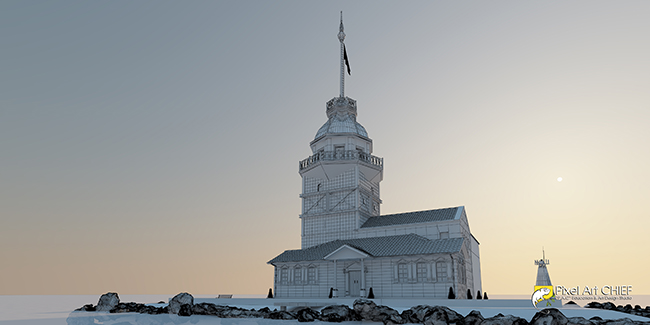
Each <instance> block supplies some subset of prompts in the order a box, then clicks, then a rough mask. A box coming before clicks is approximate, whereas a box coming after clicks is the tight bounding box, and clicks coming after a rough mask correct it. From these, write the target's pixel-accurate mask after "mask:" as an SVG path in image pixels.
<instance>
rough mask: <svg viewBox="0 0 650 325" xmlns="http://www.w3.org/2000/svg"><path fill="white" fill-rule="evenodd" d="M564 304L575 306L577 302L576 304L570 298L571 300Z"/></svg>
mask: <svg viewBox="0 0 650 325" xmlns="http://www.w3.org/2000/svg"><path fill="white" fill-rule="evenodd" d="M565 305H572V306H577V305H578V304H576V303H575V301H573V300H571V301H569V302H567V303H566V304H565Z"/></svg>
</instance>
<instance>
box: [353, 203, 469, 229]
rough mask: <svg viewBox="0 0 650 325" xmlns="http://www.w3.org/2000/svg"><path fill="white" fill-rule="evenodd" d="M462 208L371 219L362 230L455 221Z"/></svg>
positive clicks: (389, 215) (388, 215)
mask: <svg viewBox="0 0 650 325" xmlns="http://www.w3.org/2000/svg"><path fill="white" fill-rule="evenodd" d="M460 211H462V207H455V208H444V209H436V210H426V211H415V212H405V213H397V214H387V215H384V216H377V217H371V218H369V219H368V220H367V221H366V222H365V223H364V224H363V225H362V226H361V228H370V227H384V226H394V225H404V224H410V223H421V222H433V221H446V220H454V219H455V218H456V215H457V213H458V212H460Z"/></svg>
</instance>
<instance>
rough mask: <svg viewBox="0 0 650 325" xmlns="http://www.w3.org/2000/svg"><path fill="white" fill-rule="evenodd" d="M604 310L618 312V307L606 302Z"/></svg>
mask: <svg viewBox="0 0 650 325" xmlns="http://www.w3.org/2000/svg"><path fill="white" fill-rule="evenodd" d="M603 309H606V310H616V305H614V304H613V303H611V302H606V303H604V304H603Z"/></svg>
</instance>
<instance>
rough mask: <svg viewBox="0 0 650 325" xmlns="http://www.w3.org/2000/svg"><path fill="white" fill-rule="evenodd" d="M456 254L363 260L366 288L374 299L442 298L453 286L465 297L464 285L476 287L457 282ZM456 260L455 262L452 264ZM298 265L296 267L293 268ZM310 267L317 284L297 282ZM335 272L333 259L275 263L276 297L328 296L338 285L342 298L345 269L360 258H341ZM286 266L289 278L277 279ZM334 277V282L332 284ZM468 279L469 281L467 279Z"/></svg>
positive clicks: (355, 267) (356, 264) (356, 266)
mask: <svg viewBox="0 0 650 325" xmlns="http://www.w3.org/2000/svg"><path fill="white" fill-rule="evenodd" d="M458 257H459V255H458V254H454V260H455V262H452V258H451V256H450V255H449V254H435V255H421V256H408V257H391V258H388V257H386V258H369V259H365V260H364V266H365V271H366V273H365V281H366V285H365V289H366V292H368V291H369V290H370V288H371V287H372V289H373V293H374V294H375V297H377V298H388V297H392V298H436V299H445V298H447V294H448V292H449V287H454V291H455V292H456V296H457V297H460V298H464V297H465V296H466V291H467V288H468V287H469V288H470V289H471V290H472V295H475V294H476V292H475V291H476V290H478V289H474V288H472V287H471V286H468V285H465V284H459V283H457V282H455V281H457V280H458V279H459V275H458V272H459V267H458V265H457V261H458ZM438 262H444V263H445V267H446V269H445V270H446V274H447V279H446V280H445V281H440V279H438V278H437V273H436V266H437V263H438ZM418 263H422V264H423V265H425V266H426V271H427V276H426V278H425V279H422V278H419V279H418V276H417V268H418ZM454 263H456V264H454ZM399 264H405V265H406V267H407V269H408V276H407V278H404V279H400V277H399V272H398V265H399ZM296 267H298V268H296ZM309 267H316V268H317V269H318V280H317V283H313V284H310V283H307V282H306V281H305V280H303V282H299V283H296V282H295V281H294V279H295V275H294V274H295V272H298V271H299V272H303V276H302V277H300V278H301V279H306V277H305V275H304V274H306V272H307V271H306V270H307V269H308V268H309ZM336 267H337V274H338V276H336V277H335V275H334V262H333V261H317V262H311V263H307V262H305V263H278V266H276V276H275V290H274V292H275V295H276V297H277V298H325V297H327V296H328V295H329V290H330V288H333V287H336V288H338V292H339V297H344V296H345V294H346V288H349V284H346V281H347V276H348V274H347V271H350V270H360V262H359V260H340V261H337V263H336ZM282 268H286V269H287V272H288V273H287V274H288V278H287V281H286V282H282V281H281V279H280V274H281V273H280V272H281V271H280V270H281V269H282ZM335 278H336V285H335V283H334V282H335ZM468 281H469V280H468Z"/></svg>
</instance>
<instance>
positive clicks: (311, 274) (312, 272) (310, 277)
mask: <svg viewBox="0 0 650 325" xmlns="http://www.w3.org/2000/svg"><path fill="white" fill-rule="evenodd" d="M307 281H308V282H309V284H315V283H316V268H315V267H310V268H309V269H307Z"/></svg>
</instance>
